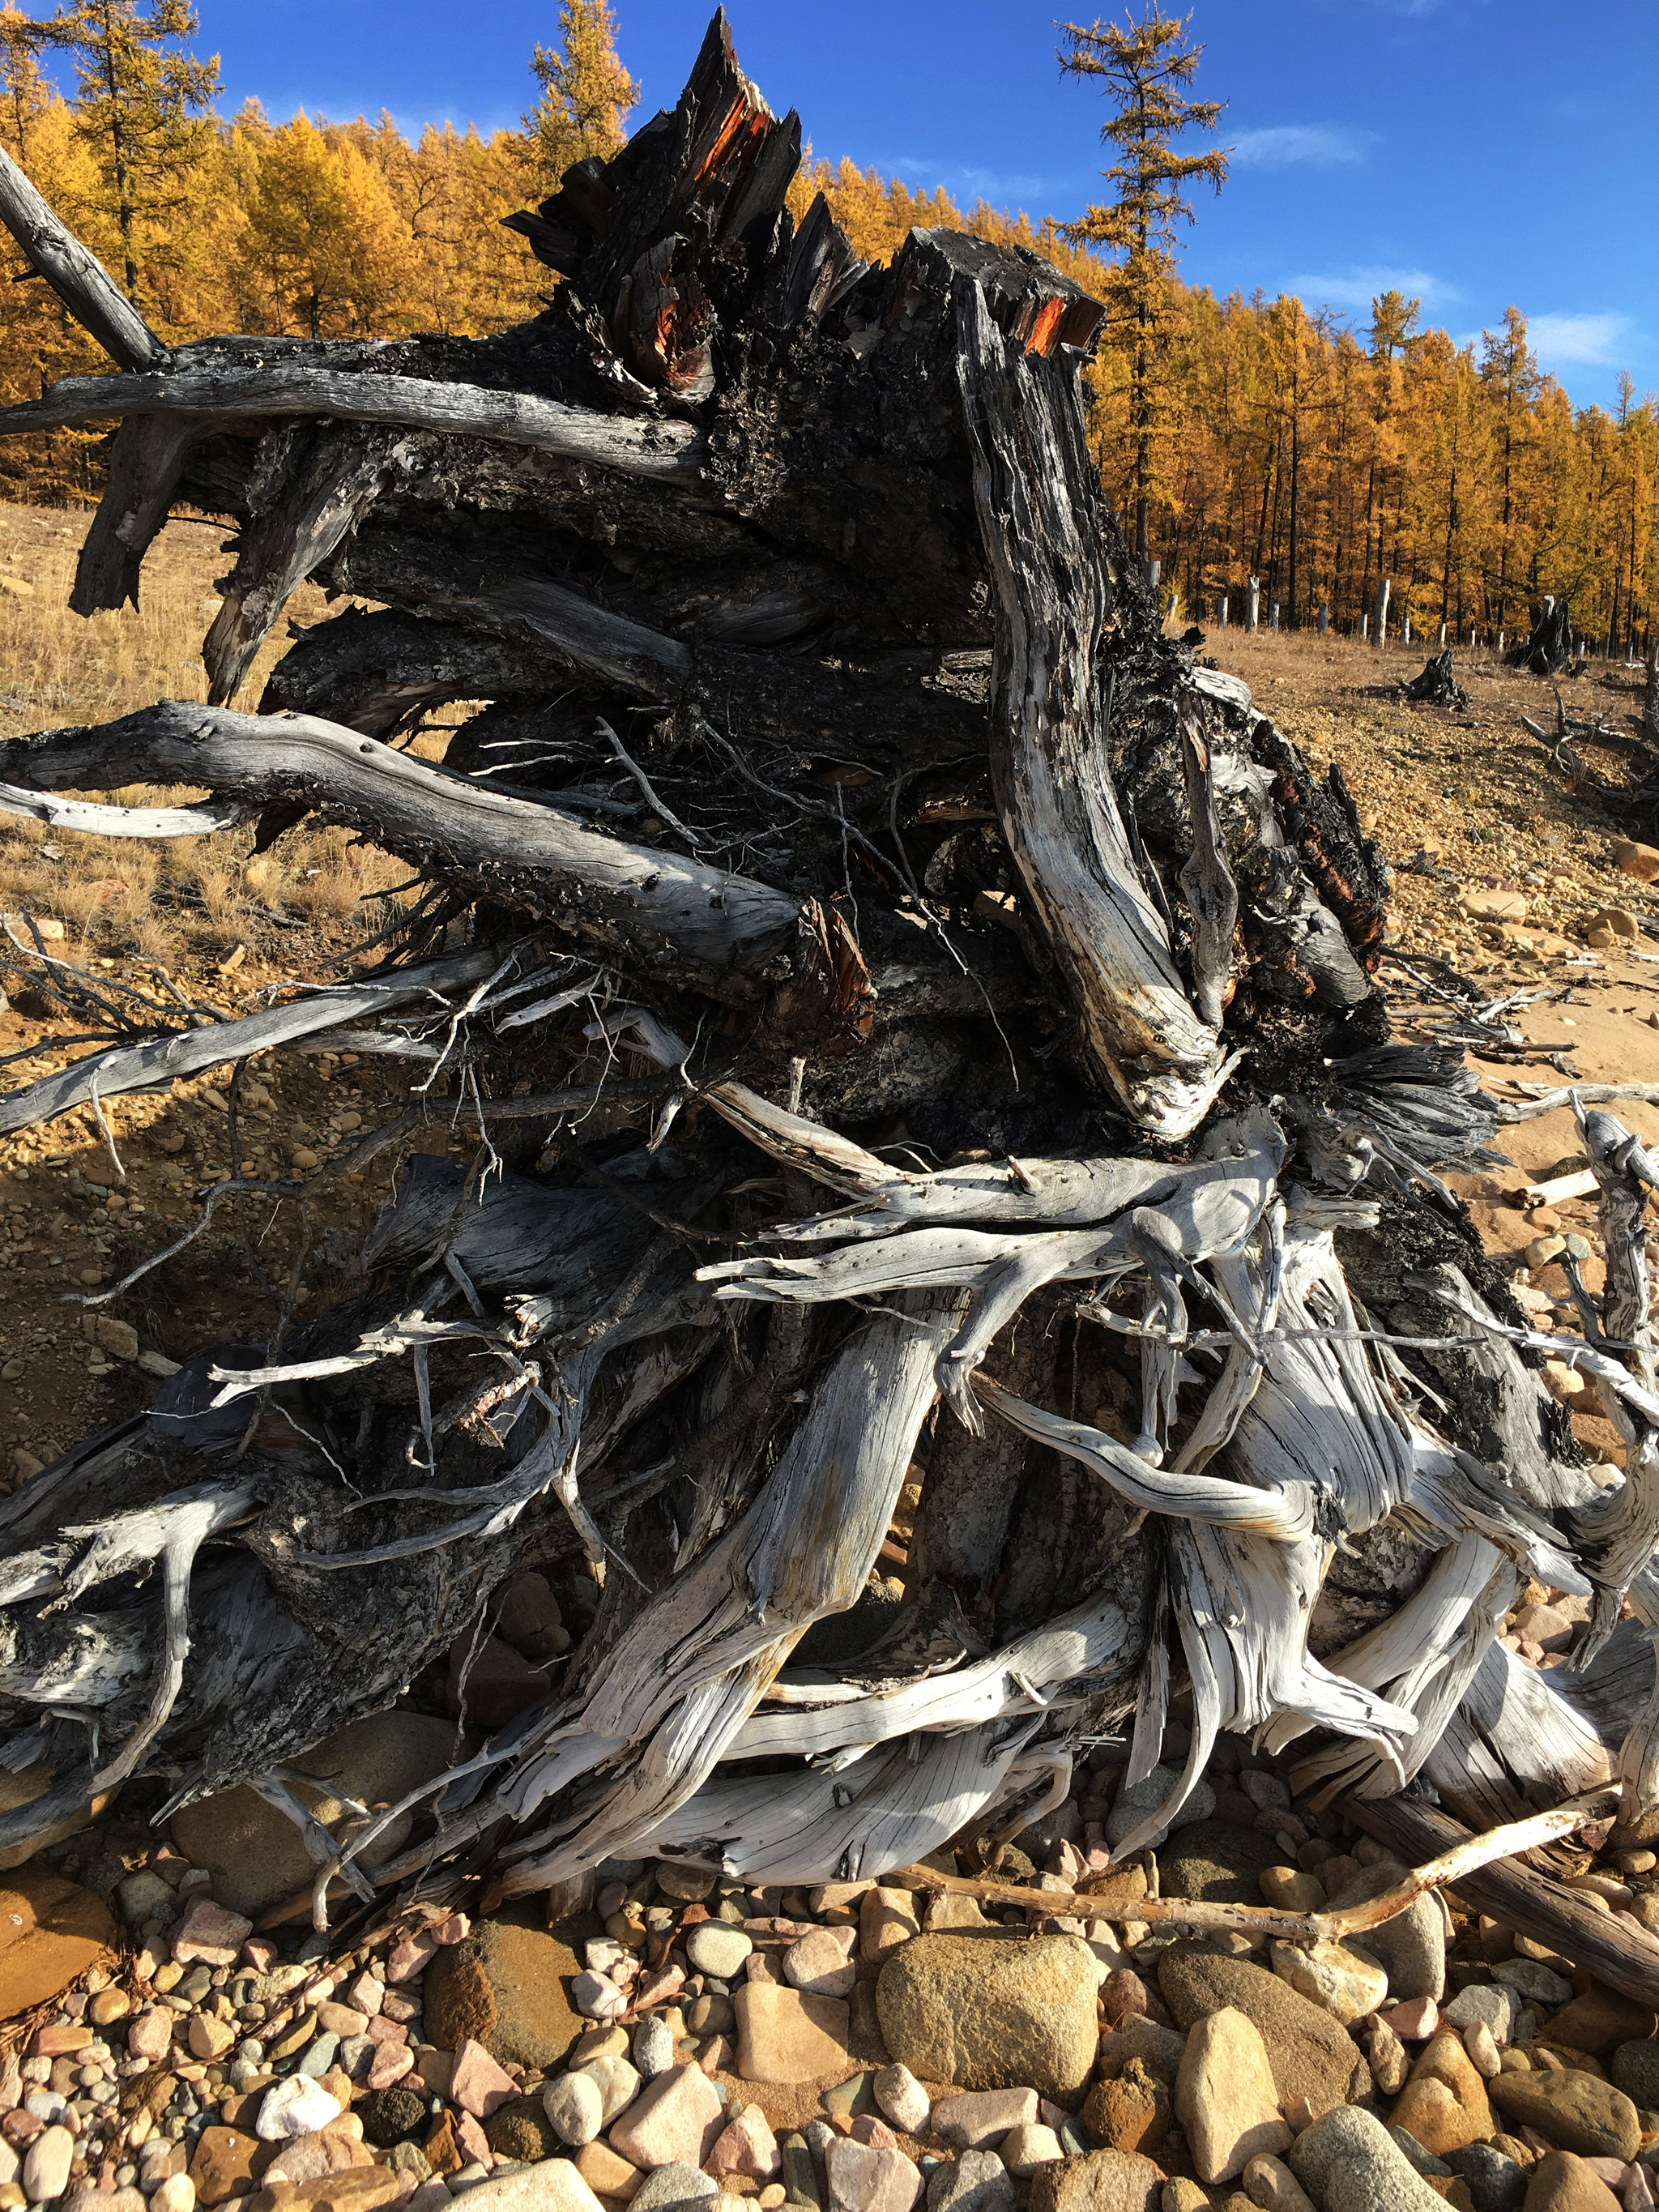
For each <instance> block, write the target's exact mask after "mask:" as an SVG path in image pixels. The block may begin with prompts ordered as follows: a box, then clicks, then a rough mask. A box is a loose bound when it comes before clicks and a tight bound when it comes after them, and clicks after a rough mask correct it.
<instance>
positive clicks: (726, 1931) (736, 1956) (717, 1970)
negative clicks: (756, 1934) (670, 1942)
mask: <svg viewBox="0 0 1659 2212" xmlns="http://www.w3.org/2000/svg"><path fill="white" fill-rule="evenodd" d="M754 1948H755V1940H754V1938H753V1936H745V1935H744V1932H743V1930H742V1929H741V1928H729V1927H727V1925H726V1923H725V1922H724V1921H723V1920H704V1921H700V1922H699V1923H698V1924H697V1926H696V1927H695V1928H694V1929H692V1930H691V1932H690V1935H689V1936H687V1937H686V1939H685V1955H686V1957H687V1958H688V1959H690V1961H691V1964H692V1966H694V1967H695V1968H696V1971H697V1972H698V1973H700V1974H712V1975H713V1976H714V1978H715V1980H716V1981H721V1982H731V1981H735V1980H736V1979H737V1978H738V1974H739V1973H740V1972H742V1971H743V1966H744V1961H745V1960H747V1958H748V1957H749V1954H750V1952H751V1951H753V1949H754Z"/></svg>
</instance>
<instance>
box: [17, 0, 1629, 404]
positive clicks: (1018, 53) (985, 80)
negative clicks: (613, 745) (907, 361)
mask: <svg viewBox="0 0 1659 2212" xmlns="http://www.w3.org/2000/svg"><path fill="white" fill-rule="evenodd" d="M197 4H198V7H199V9H200V14H201V19H202V27H201V33H200V38H199V40H198V41H197V45H198V50H200V51H203V52H214V51H216V52H218V53H219V54H220V55H221V57H222V64H223V70H224V89H225V97H224V105H225V106H226V107H227V108H229V107H234V106H235V105H236V104H237V103H238V102H239V101H240V100H242V99H243V98H244V97H246V96H247V95H248V94H257V95H258V98H259V99H260V100H263V101H264V105H265V106H266V108H267V109H268V110H269V111H270V113H271V114H272V115H273V116H277V117H283V116H286V115H288V114H290V113H291V112H293V111H294V109H295V107H296V106H306V107H307V108H309V109H311V110H313V111H315V110H317V109H319V108H320V109H322V110H323V111H324V112H327V113H329V114H331V115H336V116H345V115H353V114H356V113H357V112H359V111H367V112H369V113H370V114H373V113H374V112H377V111H378V110H379V109H380V107H382V106H385V107H388V108H390V109H391V111H392V113H393V114H394V115H395V116H396V118H398V122H399V123H400V124H401V125H403V126H404V129H405V130H410V131H414V130H416V129H418V128H419V126H420V125H421V124H422V123H423V122H425V121H427V120H428V119H433V120H440V121H441V120H442V119H444V118H450V119H451V120H453V121H454V122H455V123H457V124H458V125H465V123H467V122H476V123H477V124H478V125H479V126H480V127H481V128H483V129H486V130H488V129H491V128H494V127H495V126H497V125H502V124H511V123H514V122H516V121H517V119H518V117H519V115H520V112H521V110H522V108H523V107H524V106H526V104H527V102H528V99H529V96H530V94H531V92H532V83H531V80H530V77H529V76H528V73H527V70H526V58H527V57H528V54H529V52H530V49H531V46H532V44H533V43H534V41H535V40H537V39H538V38H540V39H542V40H544V41H545V40H550V39H552V38H554V37H556V31H557V8H556V4H555V0H536V3H535V4H531V0H483V4H482V5H474V6H471V7H457V6H456V5H455V4H454V0H441V4H440V0H197ZM614 4H615V8H616V13H617V22H618V27H619V46H620V48H621V51H622V54H623V59H624V61H625V62H626V63H627V64H628V65H629V68H630V69H631V70H632V71H633V72H634V74H635V76H637V77H638V78H640V79H641V81H642V82H643V86H644V100H643V101H642V103H641V107H640V109H639V110H638V111H636V112H635V118H634V120H635V123H636V124H637V123H638V122H640V121H641V120H643V118H644V117H645V116H646V115H647V114H649V113H650V112H652V110H653V109H654V108H655V107H658V106H665V105H668V104H671V102H672V100H674V99H675V97H676V96H677V95H678V91H679V88H680V86H681V83H682V82H684V76H685V73H686V70H687V68H688V67H689V65H690V61H691V58H692V57H693V55H694V53H695V52H696V46H697V42H698V40H699V38H700V37H701V35H702V30H703V27H704V26H705V24H706V22H707V21H708V13H709V12H710V10H709V9H708V6H707V5H706V4H704V0H614ZM30 12H31V13H37V12H38V13H44V12H46V9H45V8H44V6H36V5H34V4H33V0H32V4H31V7H30ZM1115 12H1116V13H1117V14H1118V15H1120V17H1121V14H1122V0H1115ZM730 13H731V15H732V22H733V26H734V29H735V32H736V36H737V43H738V56H739V58H740V59H741V60H742V62H743V64H744V67H745V68H746V69H747V70H748V71H749V73H750V76H753V77H754V78H755V79H756V81H757V82H758V83H759V85H760V87H761V88H762V90H763V92H764V93H765V94H766V95H767V97H768V98H769V100H771V102H772V104H773V106H775V107H776V108H777V109H779V110H780V111H781V110H782V109H784V108H786V107H787V106H798V107H799V109H800V111H801V117H802V121H803V124H804V125H805V131H806V133H807V135H808V137H810V138H811V140H812V142H813V144H814V147H815V149H816V150H817V151H818V152H819V153H823V154H827V155H831V156H834V157H837V158H838V157H839V156H840V155H843V154H848V155H852V157H853V159H854V161H858V162H859V163H860V164H861V165H867V164H873V165H874V166H875V167H878V169H880V170H881V171H883V173H898V174H900V175H902V176H903V177H904V178H906V179H907V180H908V181H909V182H911V183H913V184H921V185H927V186H929V187H932V186H935V185H945V187H946V188H947V189H948V190H949V191H951V192H952V193H954V194H955V195H956V196H957V197H958V199H961V200H963V201H967V200H969V199H971V198H972V197H974V196H975V194H976V193H979V192H983V193H984V194H985V195H986V197H987V198H989V199H991V200H992V201H994V203H996V204H999V205H1001V204H1009V205H1012V206H1018V207H1024V208H1025V209H1026V210H1028V211H1029V212H1030V214H1031V215H1032V216H1033V217H1038V216H1042V215H1045V214H1054V215H1056V216H1060V217H1061V218H1065V217H1067V216H1072V215H1073V214H1075V213H1077V212H1078V211H1079V210H1080V209H1081V208H1082V206H1083V205H1084V204H1085V203H1086V201H1087V200H1088V199H1089V197H1091V195H1092V194H1094V193H1095V192H1097V191H1098V190H1099V189H1100V187H1099V185H1098V183H1097V171H1098V169H1099V167H1101V165H1102V163H1103V160H1104V158H1105V157H1104V155H1103V150H1102V149H1101V147H1100V143H1099V139H1098V135H1097V134H1098V130H1099V123H1098V116H1097V95H1095V94H1092V93H1091V91H1090V90H1089V89H1088V88H1086V87H1085V86H1082V85H1080V84H1078V83H1075V82H1067V83H1064V84H1062V83H1061V82H1060V76H1059V72H1058V70H1057V69H1056V67H1055V64H1054V44H1055V36H1054V9H1053V8H1052V4H1050V5H1048V6H1045V5H1041V4H1032V0H834V4H831V5H827V6H826V5H823V4H820V5H818V6H816V7H813V6H808V5H805V4H804V0H733V4H732V7H731V9H730ZM1081 20H1085V21H1088V20H1092V17H1091V16H1085V17H1083V18H1081ZM1192 31H1193V35H1194V37H1196V38H1197V39H1199V40H1201V41H1202V42H1203V43H1204V45H1205V47H1206V53H1205V58H1204V63H1203V65H1202V68H1201V70H1200V77H1199V83H1198V90H1199V91H1200V92H1201V93H1202V94H1206V95H1207V96H1210V97H1212V98H1218V99H1222V98H1225V99H1226V100H1228V101H1229V102H1230V105H1229V107H1228V110H1227V112H1226V114H1225V116H1224V118H1223V130H1222V134H1221V135H1222V137H1223V138H1224V140H1225V141H1226V142H1227V143H1231V144H1232V145H1233V146H1235V147H1236V149H1237V151H1236V153H1235V155H1234V168H1233V174H1232V177H1231V179H1230V181H1229V182H1228V184H1227V185H1226V187H1225V191H1223V192H1222V194H1221V196H1220V197H1219V199H1215V198H1213V197H1209V196H1208V195H1207V194H1206V197H1204V198H1203V200H1202V201H1201V202H1200V205H1199V210H1198V214H1199V221H1198V224H1197V227H1196V228H1195V229H1194V231H1192V232H1191V233H1190V234H1189V237H1188V246H1187V248H1186V251H1185V253H1184V256H1183V264H1182V265H1183V271H1184V274H1185V275H1186V276H1187V277H1188V280H1189V281H1192V282H1196V283H1207V284H1210V285H1212V287H1213V288H1214V289H1216V290H1217V291H1218V292H1225V291H1227V290H1230V289H1239V290H1242V291H1244V292H1247V293H1248V292H1250V291H1252V290H1254V289H1255V288H1256V287H1258V286H1260V287H1261V288H1262V289H1264V290H1266V291H1267V293H1269V294H1270V295H1271V294H1273V293H1274V292H1277V291H1279V290H1281V289H1283V290H1292V291H1295V292H1297V293H1298V294H1300V295H1301V297H1302V298H1303V300H1304V302H1305V303H1306V304H1307V305H1308V307H1310V308H1317V307H1319V306H1320V305H1322V304H1328V306H1330V307H1332V308H1334V310H1336V311H1337V312H1338V313H1341V314H1344V315H1347V316H1351V317H1353V318H1354V319H1357V320H1358V321H1360V322H1363V321H1364V319H1365V317H1366V314H1367V312H1368V309H1369V303H1370V296H1371V295H1372V293H1373V292H1375V291H1376V290H1378V289H1382V288H1383V286H1385V285H1388V284H1398V285H1400V286H1401V288H1402V289H1405V290H1407V292H1410V293H1413V294H1417V295H1420V296H1421V297H1422V300H1423V304H1424V313H1425V318H1426V319H1429V320H1431V321H1434V322H1437V323H1441V324H1443V325H1445V326H1446V327H1447V328H1449V330H1451V331H1453V333H1454V334H1455V336H1456V337H1458V338H1459V339H1460V340H1462V339H1465V338H1468V337H1474V336H1476V335H1477V334H1478V333H1479V331H1480V329H1481V328H1482V326H1483V325H1486V326H1489V325H1493V324H1495V323H1496V322H1497V321H1498V319H1499V317H1501V315H1502V313H1503V312H1504V308H1505V307H1507V306H1508V305H1509V304H1510V302H1511V301H1513V302H1514V303H1515V304H1516V305H1517V306H1518V307H1521V308H1522V311H1523V312H1524V313H1526V314H1527V315H1528V318H1529V319H1530V322H1531V326H1532V335H1533V338H1534V343H1536V345H1537V347H1538V350H1539V352H1540V354H1541V357H1542V359H1543V362H1544V365H1545V366H1546V367H1547V368H1549V369H1550V370H1552V371H1553V373H1554V374H1557V375H1558V376H1559V377H1560V379H1561V380H1562V381H1563V383H1564V384H1565V386H1566V387H1567V390H1568V391H1569V392H1571V395H1572V397H1573V398H1574V399H1575V400H1576V401H1577V402H1579V403H1580V404H1588V403H1589V402H1590V401H1599V402H1601V404H1611V403H1612V401H1613V395H1614V391H1615V386H1616V383H1617V379H1618V374H1619V372H1620V370H1621V369H1628V370H1629V371H1630V373H1631V374H1632V376H1633V377H1634V379H1635V380H1636V386H1637V390H1638V393H1641V392H1648V391H1654V390H1659V284H1656V278H1659V246H1656V237H1659V226H1656V225H1655V223H1654V221H1653V195H1654V179H1653V158H1654V138H1653V120H1652V119H1653V116H1654V114H1655V112H1656V109H1659V99H1656V95H1659V35H1656V33H1659V9H1656V7H1655V0H1613V5H1612V6H1611V8H1609V9H1606V10H1603V11H1600V12H1597V13H1595V14H1594V15H1590V16H1579V15H1577V12H1576V10H1570V9H1563V8H1562V7H1561V6H1560V5H1559V0H1194V20H1193V25H1192Z"/></svg>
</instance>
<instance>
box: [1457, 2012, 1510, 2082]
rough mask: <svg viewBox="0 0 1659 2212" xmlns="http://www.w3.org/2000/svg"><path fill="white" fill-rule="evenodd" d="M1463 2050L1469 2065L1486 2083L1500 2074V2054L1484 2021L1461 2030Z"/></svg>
mask: <svg viewBox="0 0 1659 2212" xmlns="http://www.w3.org/2000/svg"><path fill="white" fill-rule="evenodd" d="M1463 2048H1464V2050H1465V2051H1468V2054H1469V2063H1470V2065H1471V2066H1473V2067H1474V2070H1475V2072H1476V2073H1477V2074H1479V2075H1482V2076H1483V2077H1484V2078H1485V2079H1486V2081H1491V2080H1492V2077H1493V2075H1497V2074H1500V2073H1502V2071H1503V2057H1502V2054H1501V2053H1500V2052H1499V2051H1498V2045H1496V2044H1495V2043H1494V2042H1493V2040H1492V2030H1491V2029H1490V2028H1489V2027H1487V2025H1486V2021H1484V2020H1477V2021H1474V2022H1473V2023H1472V2024H1471V2025H1470V2026H1469V2027H1466V2028H1465V2029H1464V2030H1463Z"/></svg>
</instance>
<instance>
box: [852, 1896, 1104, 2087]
mask: <svg viewBox="0 0 1659 2212" xmlns="http://www.w3.org/2000/svg"><path fill="white" fill-rule="evenodd" d="M1099 1987H1100V1966H1099V1964H1098V1962H1097V1960H1096V1958H1095V1955H1094V1954H1093V1952H1092V1951H1091V1950H1090V1948H1089V1947H1088V1945H1087V1944H1086V1943H1085V1942H1081V1941H1080V1940H1079V1938H1078V1937H1077V1936H1036V1937H1034V1938H1033V1939H1032V1940H1031V1941H1030V1942H1024V1943H1019V1944H1014V1943H1003V1942H981V1941H979V1940H978V1939H977V1938H975V1937H974V1936H949V1935H927V1936H912V1937H911V1939H910V1941H909V1942H908V1943H905V1944H902V1945H901V1946H900V1947H899V1948H898V1949H897V1950H896V1951H895V1952H894V1953H893V1954H892V1956H891V1957H890V1959H889V1960H888V1961H887V1963H886V1965H885V1966H883V1968H882V1970H881V1976H880V1978H879V1980H878V1983H877V1984H876V2007H877V2011H878V2015H879V2018H880V2021H881V2034H882V2040H883V2042H884V2044H885V2045H886V2046H887V2053H888V2057H890V2059H892V2060H894V2061H895V2062H896V2063H897V2064H899V2065H901V2066H908V2068H909V2069H910V2071H911V2072H912V2073H913V2074H914V2075H916V2077H917V2079H918V2080H920V2081H936V2082H945V2081H950V2082H953V2083H954V2084H955V2085H956V2087H957V2088H958V2089H1010V2088H1033V2089H1035V2090H1036V2092H1037V2093H1038V2095H1039V2096H1043V2097H1049V2098H1052V2099H1053V2100H1054V2101H1055V2102H1056V2103H1069V2102H1070V2101H1071V2100H1073V2097H1074V2096H1075V2094H1076V2093H1077V2092H1078V2091H1079V2089H1081V2088H1082V2087H1083V2085H1084V2083H1085V2081H1087V2080H1088V2078H1089V2075H1090V2072H1091V2069H1092V2068H1093V2065H1094V2062H1095V2053H1096V2049H1097V2044H1098V2040H1099V2038H1098V2032H1097V2027H1096V2008H1095V1996H1096V1992H1097V1990H1098V1989H1099Z"/></svg>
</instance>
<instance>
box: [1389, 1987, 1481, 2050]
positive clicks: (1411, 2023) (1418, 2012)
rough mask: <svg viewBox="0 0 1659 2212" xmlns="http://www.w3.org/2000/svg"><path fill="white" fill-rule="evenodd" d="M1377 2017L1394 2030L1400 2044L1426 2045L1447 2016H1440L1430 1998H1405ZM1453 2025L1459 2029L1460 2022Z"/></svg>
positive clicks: (1437, 2008)
mask: <svg viewBox="0 0 1659 2212" xmlns="http://www.w3.org/2000/svg"><path fill="white" fill-rule="evenodd" d="M1377 2017H1378V2019H1379V2020H1382V2021H1384V2022H1386V2024H1387V2025H1388V2026H1389V2027H1391V2028H1392V2029H1393V2030H1394V2032H1395V2034H1396V2035H1397V2036H1398V2037H1399V2038H1400V2040H1401V2042H1402V2043H1426V2042H1427V2041H1428V2039H1429V2038H1430V2036H1431V2035H1432V2034H1433V2033H1434V2032H1435V2029H1436V2028H1437V2027H1438V2026H1439V2025H1440V2022H1441V2020H1442V2019H1443V2018H1444V2017H1447V2015H1443V2014H1442V2012H1441V2010H1440V2008H1439V2006H1438V2005H1437V2004H1436V2002H1435V2001H1434V1999H1433V1998H1432V1997H1407V1999H1406V2001H1405V2002H1404V2003H1403V2004H1397V2005H1390V2006H1389V2008H1388V2010H1387V2011H1386V2012H1382V2013H1379V2014H1378V2015H1377ZM1453 2025H1454V2026H1455V2027H1461V2026H1462V2021H1454V2022H1453Z"/></svg>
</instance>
